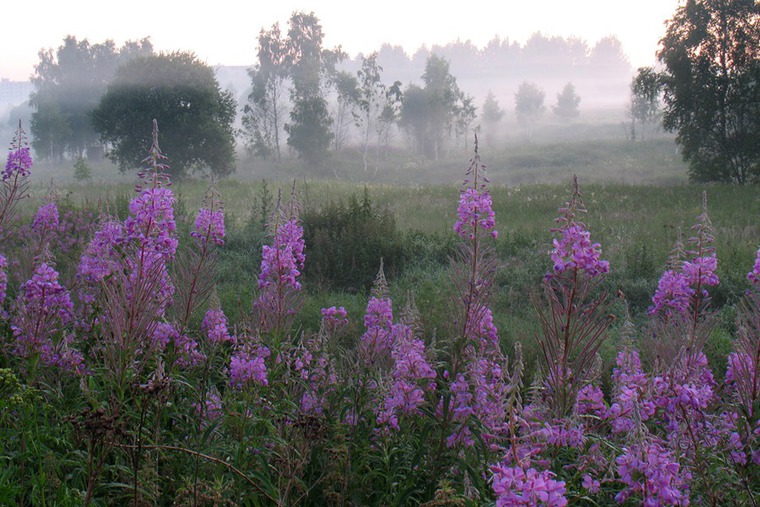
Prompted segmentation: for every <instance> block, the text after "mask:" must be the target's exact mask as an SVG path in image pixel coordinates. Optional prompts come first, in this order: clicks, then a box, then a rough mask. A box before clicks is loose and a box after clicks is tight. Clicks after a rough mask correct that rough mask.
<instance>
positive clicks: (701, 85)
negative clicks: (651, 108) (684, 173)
mask: <svg viewBox="0 0 760 507" xmlns="http://www.w3.org/2000/svg"><path fill="white" fill-rule="evenodd" d="M658 57H659V59H660V62H662V64H663V65H664V66H665V70H664V72H663V76H662V77H663V86H664V100H665V111H664V117H663V124H664V126H665V128H666V129H667V130H670V131H673V132H676V133H677V137H676V141H677V142H678V144H679V145H680V146H681V149H682V152H683V157H684V160H685V161H687V162H688V163H689V165H690V167H689V176H690V178H691V179H692V180H694V181H725V182H734V183H739V184H743V183H749V182H753V181H759V180H760V142H758V139H759V138H760V86H758V83H760V3H758V2H756V1H755V0H688V1H687V2H686V3H684V4H683V5H681V6H680V7H678V9H677V10H676V12H675V15H674V16H673V18H672V19H671V20H670V21H669V23H668V27H667V32H666V35H665V37H664V38H663V39H662V49H661V51H660V52H659V54H658Z"/></svg>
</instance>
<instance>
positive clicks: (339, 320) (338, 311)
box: [322, 306, 348, 330]
mask: <svg viewBox="0 0 760 507" xmlns="http://www.w3.org/2000/svg"><path fill="white" fill-rule="evenodd" d="M347 315H348V314H347V313H346V309H345V308H344V307H342V306H340V307H337V308H336V307H334V306H331V307H330V308H322V322H323V323H324V325H325V327H326V328H327V329H332V330H334V329H337V328H339V327H341V326H345V325H346V324H348V319H347V318H346V316H347Z"/></svg>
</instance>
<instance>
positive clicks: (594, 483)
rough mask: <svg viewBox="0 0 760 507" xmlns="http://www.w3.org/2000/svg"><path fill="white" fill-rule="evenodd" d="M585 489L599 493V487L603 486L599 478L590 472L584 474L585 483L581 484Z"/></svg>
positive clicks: (592, 492)
mask: <svg viewBox="0 0 760 507" xmlns="http://www.w3.org/2000/svg"><path fill="white" fill-rule="evenodd" d="M581 485H582V486H583V489H585V490H586V491H588V492H589V493H591V494H594V493H598V492H599V488H600V487H601V486H602V485H601V484H600V483H599V481H598V480H596V479H594V478H593V477H591V476H590V475H589V474H583V483H582V484H581Z"/></svg>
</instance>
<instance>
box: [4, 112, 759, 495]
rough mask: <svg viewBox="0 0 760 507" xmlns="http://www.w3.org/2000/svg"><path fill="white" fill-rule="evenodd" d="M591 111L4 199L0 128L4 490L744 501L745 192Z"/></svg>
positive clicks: (753, 394)
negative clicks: (546, 125)
mask: <svg viewBox="0 0 760 507" xmlns="http://www.w3.org/2000/svg"><path fill="white" fill-rule="evenodd" d="M609 128H612V127H609ZM588 129H589V130H585V131H584V130H583V129H577V130H576V131H574V132H573V133H568V132H567V131H566V130H563V132H564V134H563V136H564V137H563V136H556V135H554V136H547V137H543V135H544V134H545V132H543V133H537V134H536V135H535V136H533V137H532V138H531V139H529V140H526V139H524V138H521V137H520V136H515V137H514V138H510V139H508V142H507V143H504V144H501V145H499V146H498V147H489V146H488V142H486V141H484V142H483V143H482V144H481V146H480V149H479V154H478V157H475V159H474V160H471V159H472V157H473V152H472V149H470V150H468V151H466V150H465V149H464V147H463V146H461V147H458V148H457V149H454V148H452V149H451V151H450V152H449V153H448V155H447V156H446V157H445V159H444V160H439V161H429V160H418V159H415V158H414V157H411V156H410V155H409V154H408V153H407V152H406V151H405V150H400V149H396V150H388V151H387V152H385V153H384V154H383V158H382V161H381V163H380V164H379V166H378V168H377V170H375V169H374V168H371V169H370V170H368V171H367V172H365V171H364V170H363V169H362V168H361V154H359V153H352V152H351V151H350V150H346V151H344V152H341V153H340V154H337V155H335V156H334V158H333V159H332V160H331V161H330V163H329V164H327V165H326V167H325V168H322V169H321V170H319V171H308V172H307V171H306V170H305V168H303V167H302V166H301V165H300V164H299V163H298V161H295V160H286V161H283V162H281V163H279V164H273V163H264V162H261V161H251V160H248V159H245V158H241V160H240V162H239V167H238V173H237V175H236V176H235V178H230V179H224V180H222V181H219V182H217V183H216V184H215V185H214V186H213V187H211V188H210V187H209V181H207V180H204V179H203V178H195V179H187V180H182V181H175V182H172V184H171V186H167V181H166V180H165V178H164V177H163V176H161V174H160V173H159V172H158V170H157V167H158V166H157V163H158V160H159V159H158V158H157V156H156V153H155V152H152V153H151V156H150V157H149V159H148V160H149V168H148V169H149V170H148V171H147V172H146V173H145V174H146V175H145V177H144V179H143V180H142V181H141V188H140V192H135V183H136V181H137V180H136V178H135V177H134V175H118V174H116V169H115V168H114V167H112V166H110V164H107V163H105V162H102V163H94V164H93V165H92V178H91V179H89V180H86V181H75V180H74V178H73V169H71V168H68V167H66V164H63V165H61V164H47V163H45V162H42V163H40V164H35V165H33V166H31V176H29V187H28V194H29V198H28V199H23V200H20V201H19V202H18V209H17V213H16V214H15V216H12V217H11V213H10V212H7V210H9V209H10V210H13V206H9V205H7V203H15V201H14V199H17V198H18V196H19V195H20V194H21V192H22V190H24V189H25V187H23V185H22V183H25V182H26V180H25V178H26V176H23V173H24V171H25V170H26V169H28V167H27V165H25V164H27V161H26V159H25V158H24V157H22V156H21V155H23V153H24V152H23V149H22V148H21V147H16V149H15V151H14V149H12V150H11V154H21V155H18V159H17V162H14V164H16V165H13V164H11V163H10V162H9V165H8V166H7V167H6V173H5V174H6V176H7V177H5V178H4V180H3V181H4V189H5V190H4V194H3V199H4V202H5V203H6V204H5V205H4V207H3V209H4V210H5V211H3V214H2V215H0V224H2V226H3V227H2V229H0V230H1V231H2V233H3V235H2V238H1V239H2V245H3V251H2V252H0V253H2V255H0V261H1V262H0V268H2V269H0V274H2V276H0V282H2V284H0V285H2V287H1V288H2V290H0V293H2V300H3V307H2V312H3V313H2V329H3V335H2V336H3V338H2V349H0V394H1V395H2V396H0V504H2V505H83V504H84V505H134V506H141V505H194V506H195V505H215V506H216V505H252V506H259V505H267V506H269V505H276V506H286V505H288V506H291V505H341V506H354V505H356V506H360V505H361V506H363V505H376V506H386V505H398V506H401V505H424V506H428V507H432V506H470V505H473V506H474V505H488V506H490V505H495V506H497V507H502V506H508V505H552V506H558V507H561V506H564V505H641V504H645V505H690V504H691V505H756V502H757V501H758V500H759V499H760V473H759V472H758V469H760V414H759V413H758V412H760V411H758V409H757V407H758V403H760V401H758V400H760V367H759V364H758V363H760V320H758V319H759V318H760V317H758V315H760V295H758V288H757V287H758V283H760V281H758V277H760V265H758V262H757V261H756V259H757V255H758V246H760V225H758V218H760V192H758V191H757V188H756V187H752V186H744V187H741V186H731V185H694V184H689V183H688V181H687V177H686V167H685V165H684V164H683V162H682V161H681V160H680V157H679V155H678V153H677V150H676V149H675V144H674V142H673V139H672V138H670V137H668V136H666V135H658V136H656V137H654V138H652V139H651V140H648V141H640V142H635V143H633V142H630V141H628V140H625V139H621V138H620V135H619V133H618V134H616V135H609V136H608V137H605V136H604V135H600V132H601V131H604V132H607V130H604V129H602V128H601V127H588ZM470 148H472V147H470ZM151 157H152V158H151ZM29 162H31V161H29ZM481 163H484V164H485V166H487V167H486V168H484V167H483V166H482V165H481ZM151 164H152V165H151ZM575 177H577V180H575V181H577V183H574V178H575ZM51 178H52V179H54V183H53V184H50V183H49V181H50V179H51ZM14 185H15V186H14ZM222 202H223V206H222V205H221V203H222ZM585 210H587V212H585ZM6 212H7V213H6ZM497 231H498V232H497ZM679 241H680V244H681V246H680V248H675V245H677V244H678V242H679ZM663 273H665V275H664V274H663ZM676 282H677V283H676ZM668 284H671V285H668ZM678 284H681V285H678Z"/></svg>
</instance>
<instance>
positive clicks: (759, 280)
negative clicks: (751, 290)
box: [747, 248, 760, 286]
mask: <svg viewBox="0 0 760 507" xmlns="http://www.w3.org/2000/svg"><path fill="white" fill-rule="evenodd" d="M747 280H749V283H751V284H752V285H754V286H760V248H758V250H757V256H756V257H755V265H754V266H753V267H752V271H750V272H749V273H747Z"/></svg>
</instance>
